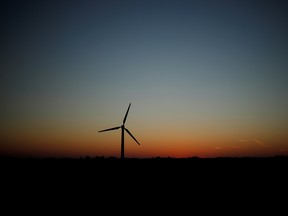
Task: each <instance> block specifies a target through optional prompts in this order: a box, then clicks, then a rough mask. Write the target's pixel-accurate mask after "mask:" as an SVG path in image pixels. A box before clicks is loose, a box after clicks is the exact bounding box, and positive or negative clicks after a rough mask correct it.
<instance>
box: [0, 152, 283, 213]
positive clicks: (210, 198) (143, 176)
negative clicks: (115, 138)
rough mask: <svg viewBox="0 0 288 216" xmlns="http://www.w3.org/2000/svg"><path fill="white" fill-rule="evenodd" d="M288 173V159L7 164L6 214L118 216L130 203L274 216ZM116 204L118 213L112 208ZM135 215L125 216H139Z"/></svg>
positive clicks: (3, 163)
mask: <svg viewBox="0 0 288 216" xmlns="http://www.w3.org/2000/svg"><path fill="white" fill-rule="evenodd" d="M287 165H288V157H280V156H279V157H271V158H209V159H208V158H206V159H203V158H186V159H184V158H183V159H176V158H150V159H131V158H130V159H125V160H120V159H117V158H102V157H99V158H83V159H71V158H70V159H69V158H58V159H57V158H45V159H33V158H26V159H23V158H22V159H20V158H1V159H0V168H1V182H0V183H1V184H0V185H1V198H2V199H1V200H2V203H1V204H2V205H1V206H2V207H7V206H10V205H11V204H13V205H12V208H10V207H9V208H8V209H9V212H10V213H12V214H13V213H16V212H17V210H19V209H18V207H19V206H21V204H23V203H25V205H24V206H25V208H26V211H24V210H23V209H20V210H21V212H27V213H30V211H31V210H34V211H35V210H36V213H37V214H38V213H39V212H38V209H37V206H38V207H39V206H41V209H42V211H44V210H45V212H46V210H49V209H52V210H53V212H55V209H58V208H59V207H60V209H62V210H63V209H64V212H65V211H66V210H69V212H71V210H72V212H73V209H74V208H77V207H79V205H80V206H81V208H82V206H83V203H84V206H86V207H87V208H88V209H90V210H91V209H92V212H98V213H100V212H99V211H100V209H101V210H102V211H104V212H105V214H112V213H113V212H115V210H117V208H118V207H116V206H117V205H119V204H120V203H122V204H125V205H127V206H129V205H132V204H133V206H134V207H135V208H136V209H137V210H136V211H137V213H138V214H140V213H142V214H144V212H146V213H147V214H150V213H151V211H152V210H151V209H155V208H156V209H157V210H158V211H159V212H158V213H161V212H162V211H165V212H166V213H170V210H171V211H172V209H173V211H174V213H175V214H176V213H177V214H180V212H181V214H184V213H185V214H186V211H189V212H190V213H193V212H194V210H195V208H196V209H198V210H197V211H198V212H199V209H200V212H202V213H207V214H208V213H209V212H210V213H211V211H212V212H214V213H217V214H218V213H221V214H222V213H223V211H224V212H225V211H226V212H227V213H229V215H230V214H233V215H234V214H236V215H237V214H240V213H246V212H247V211H248V209H249V212H250V209H251V208H252V210H255V212H254V213H255V214H256V213H257V214H259V212H258V211H259V210H260V211H261V212H263V213H264V212H266V210H265V209H266V208H269V209H272V210H273V215H274V214H276V213H277V211H280V212H281V211H282V210H283V209H285V206H286V204H285V203H286V198H285V197H286V196H287V192H288V191H287V188H288V177H287V170H288V169H287ZM281 197H283V198H281ZM111 203H113V204H115V206H109V205H108V204H111ZM275 203H276V207H275ZM15 204H17V205H15ZM6 205H7V206H6ZM17 206H18V207H17ZM179 206H180V209H179ZM228 206H229V208H228ZM86 207H85V208H86ZM134 207H133V208H132V207H131V206H130V208H127V210H125V212H126V213H127V211H128V212H130V213H132V214H133V215H134V214H135V212H134V210H133V209H134ZM231 208H232V209H233V210H232V212H231V210H230V209H231ZM281 209H282V210H281ZM132 210H133V211H132ZM15 211H16V212H15ZM42 211H41V213H43V212H42ZM83 211H85V209H83ZM122 211H123V210H122ZM237 212H238V213H237ZM210 213H209V214H210ZM250 213H251V212H250ZM250 213H249V214H250ZM101 214H102V213H101ZM276 215H277V214H276Z"/></svg>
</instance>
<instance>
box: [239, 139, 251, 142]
mask: <svg viewBox="0 0 288 216" xmlns="http://www.w3.org/2000/svg"><path fill="white" fill-rule="evenodd" d="M239 142H249V140H247V139H241V140H239Z"/></svg>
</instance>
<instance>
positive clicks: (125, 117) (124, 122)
mask: <svg viewBox="0 0 288 216" xmlns="http://www.w3.org/2000/svg"><path fill="white" fill-rule="evenodd" d="M130 106H131V103H130V104H129V106H128V109H127V112H126V115H125V117H124V120H123V124H125V122H126V118H127V115H128V112H129V109H130Z"/></svg>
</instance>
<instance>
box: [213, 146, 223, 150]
mask: <svg viewBox="0 0 288 216" xmlns="http://www.w3.org/2000/svg"><path fill="white" fill-rule="evenodd" d="M214 149H216V150H222V149H223V148H222V147H221V146H216V147H214Z"/></svg>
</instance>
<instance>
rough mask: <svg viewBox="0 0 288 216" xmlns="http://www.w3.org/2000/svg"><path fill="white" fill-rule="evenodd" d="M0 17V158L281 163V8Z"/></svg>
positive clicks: (158, 5) (264, 3)
mask: <svg viewBox="0 0 288 216" xmlns="http://www.w3.org/2000/svg"><path fill="white" fill-rule="evenodd" d="M0 8H1V39H0V41H1V43H0V44H1V49H0V56H1V59H0V70H1V79H0V89H1V91H0V100H1V106H0V113H1V114H0V118H1V121H0V129H1V130H0V155H2V156H20V157H23V156H24V157H27V156H28V157H82V156H90V157H95V156H104V157H120V142H121V130H120V129H119V130H114V131H107V132H103V133H98V131H99V130H102V129H106V128H111V127H116V126H121V125H122V121H123V118H124V116H125V113H126V110H127V108H128V105H129V103H131V108H130V111H129V114H128V117H127V121H126V124H125V127H126V128H128V129H129V131H130V132H131V133H132V134H133V135H134V136H135V138H136V139H137V140H138V141H139V143H140V145H137V143H136V142H135V141H134V140H133V139H132V138H131V137H130V136H129V134H127V133H126V134H125V157H138V158H147V157H177V158H178V157H194V156H197V157H235V156H236V157H246V156H275V155H288V133H287V132H288V131H287V129H288V112H287V110H288V100H287V99H288V98H287V93H288V84H287V83H288V41H287V39H288V13H287V10H288V3H287V1H284V0H283V1H281V0H273V1H272V0H271V1H268V0H261V1H260V0H253V1H248V0H247V1H246V0H241V1H240V0H239V1H237V0H219V1H214V0H199V1H197V0H191V1H188V0H187V1H184V0H175V1H173V0H167V1H164V0H163V1H161V0H154V1H150V0H131V1H129V0H122V1H119V0H94V1H92V0H90V1H88V0H70V1H68V0H60V1H59V0H57V1H56V0H50V1H48V0H42V1H38V0H25V1H23V0H10V1H6V0H4V1H1V7H0Z"/></svg>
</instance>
